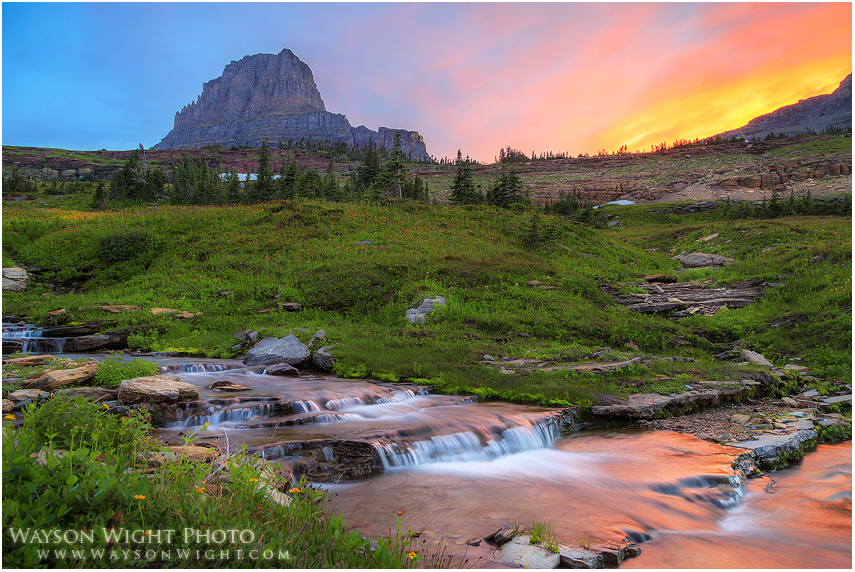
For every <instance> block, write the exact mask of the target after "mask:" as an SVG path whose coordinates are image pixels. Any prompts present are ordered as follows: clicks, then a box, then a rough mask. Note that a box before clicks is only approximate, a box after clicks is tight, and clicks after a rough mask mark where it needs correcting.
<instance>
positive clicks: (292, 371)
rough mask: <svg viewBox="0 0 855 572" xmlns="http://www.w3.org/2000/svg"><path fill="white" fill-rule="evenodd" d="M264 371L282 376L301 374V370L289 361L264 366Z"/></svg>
mask: <svg viewBox="0 0 855 572" xmlns="http://www.w3.org/2000/svg"><path fill="white" fill-rule="evenodd" d="M264 373H266V374H267V375H277V376H280V377H284V376H290V377H296V376H299V375H300V370H298V369H297V368H296V367H294V366H293V365H290V364H287V363H277V364H274V365H269V366H267V367H265V368H264Z"/></svg>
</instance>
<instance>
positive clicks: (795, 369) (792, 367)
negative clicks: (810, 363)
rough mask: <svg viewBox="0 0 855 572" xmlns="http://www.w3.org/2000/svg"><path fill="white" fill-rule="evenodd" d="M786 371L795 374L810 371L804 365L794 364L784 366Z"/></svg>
mask: <svg viewBox="0 0 855 572" xmlns="http://www.w3.org/2000/svg"><path fill="white" fill-rule="evenodd" d="M784 371H791V372H794V373H802V374H804V373H808V372H809V371H810V370H809V369H808V368H806V367H805V366H803V365H796V364H794V363H788V364H787V365H785V366H784Z"/></svg>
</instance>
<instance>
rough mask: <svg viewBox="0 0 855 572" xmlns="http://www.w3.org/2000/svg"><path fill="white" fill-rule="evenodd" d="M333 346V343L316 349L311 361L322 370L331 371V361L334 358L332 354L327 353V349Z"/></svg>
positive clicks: (332, 361)
mask: <svg viewBox="0 0 855 572" xmlns="http://www.w3.org/2000/svg"><path fill="white" fill-rule="evenodd" d="M334 347H335V344H333V345H331V346H324V347H322V348H321V349H319V350H318V351H316V352H315V355H314V356H312V362H313V363H314V364H315V365H316V366H318V367H319V368H321V369H323V370H326V371H332V368H333V363H334V362H335V360H334V358H333V356H332V355H331V354H330V353H329V351H330V350H331V349H333V348H334Z"/></svg>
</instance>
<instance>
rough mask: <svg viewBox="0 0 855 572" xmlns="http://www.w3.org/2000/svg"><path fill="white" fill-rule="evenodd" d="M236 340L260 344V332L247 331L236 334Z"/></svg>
mask: <svg viewBox="0 0 855 572" xmlns="http://www.w3.org/2000/svg"><path fill="white" fill-rule="evenodd" d="M235 339H236V340H238V341H240V342H252V343H256V342H258V330H256V331H254V332H253V331H252V330H245V331H243V332H238V333H236V334H235Z"/></svg>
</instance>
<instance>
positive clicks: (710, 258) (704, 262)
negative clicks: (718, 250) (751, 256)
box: [674, 252, 734, 268]
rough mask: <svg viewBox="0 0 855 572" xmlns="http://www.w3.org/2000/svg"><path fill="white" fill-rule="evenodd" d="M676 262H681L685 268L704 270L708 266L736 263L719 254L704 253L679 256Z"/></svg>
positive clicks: (676, 257) (675, 258)
mask: <svg viewBox="0 0 855 572" xmlns="http://www.w3.org/2000/svg"><path fill="white" fill-rule="evenodd" d="M674 260H676V261H677V262H679V263H680V264H681V265H682V266H683V268H704V267H707V266H713V267H720V266H726V265H728V264H733V263H734V260H733V259H732V258H727V257H725V256H720V255H718V254H704V253H703V252H693V253H691V254H678V255H677V256H675V257H674Z"/></svg>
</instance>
